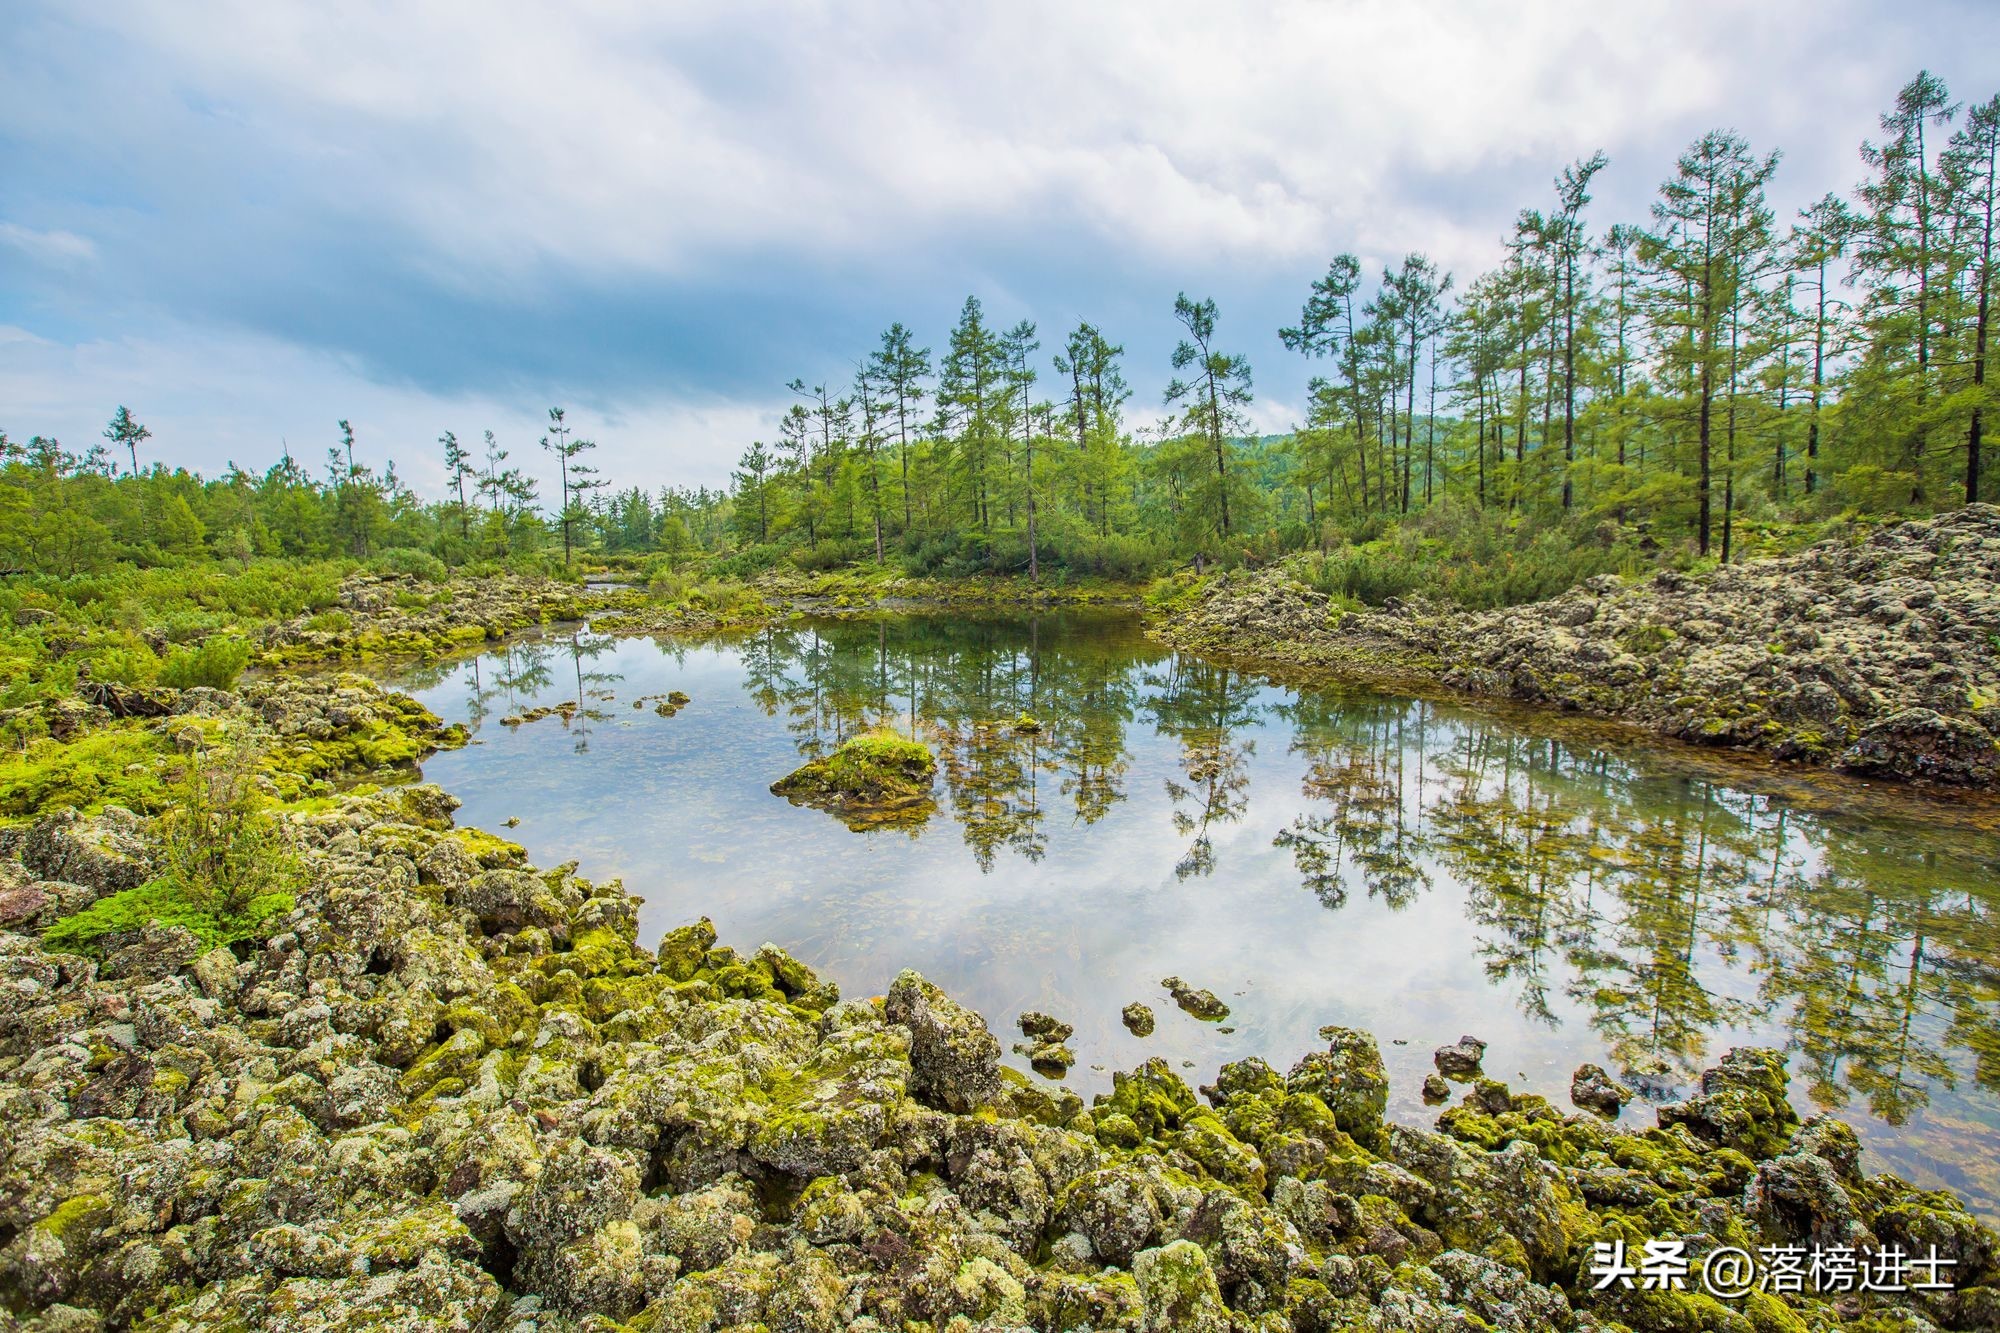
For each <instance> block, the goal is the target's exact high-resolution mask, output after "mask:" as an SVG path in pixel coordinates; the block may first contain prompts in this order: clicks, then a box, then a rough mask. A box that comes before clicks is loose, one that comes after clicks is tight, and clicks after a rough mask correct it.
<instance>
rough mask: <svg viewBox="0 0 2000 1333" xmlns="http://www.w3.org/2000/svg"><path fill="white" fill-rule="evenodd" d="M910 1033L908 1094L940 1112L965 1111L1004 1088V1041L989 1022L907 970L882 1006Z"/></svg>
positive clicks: (886, 1013)
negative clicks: (1002, 1065) (1001, 1079)
mask: <svg viewBox="0 0 2000 1333" xmlns="http://www.w3.org/2000/svg"><path fill="white" fill-rule="evenodd" d="M883 1012H884V1014H885V1015H886V1016H887V1017H888V1019H889V1021H890V1022H891V1023H896V1024H900V1025H901V1026H902V1027H904V1028H906V1029H908V1030H909V1033H910V1093H911V1095H912V1096H914V1097H915V1098H917V1100H918V1101H921V1102H923V1103H924V1104H925V1105H927V1106H934V1107H936V1108H937V1109H938V1110H940V1111H956V1112H960V1113H963V1112H967V1111H971V1110H973V1109H975V1108H977V1107H980V1106H984V1105H985V1104H986V1103H988V1102H990V1101H992V1100H993V1098H994V1097H995V1096H996V1095H997V1094H998V1093H999V1091H1000V1042H999V1040H998V1039H997V1038H995V1037H994V1035H993V1033H992V1032H991V1031H989V1030H988V1029H987V1026H986V1020H985V1019H983V1018H981V1017H980V1016H979V1015H978V1014H975V1013H973V1012H972V1011H971V1010H970V1009H966V1008H964V1007H963V1006H961V1005H960V1004H959V1003H958V1002H957V1001H956V1000H953V999H952V998H951V997H950V996H948V995H946V994H945V993H944V992H943V991H941V990H939V989H938V988H937V987H936V986H933V985H932V984H931V983H930V982H928V981H926V980H924V978H923V977H922V976H921V975H920V974H918V973H916V972H909V971H905V972H903V973H901V974H899V975H898V976H897V977H896V980H895V981H894V982H893V983H892V984H891V985H890V987H889V995H888V1000H887V1005H886V1007H885V1008H884V1010H883Z"/></svg>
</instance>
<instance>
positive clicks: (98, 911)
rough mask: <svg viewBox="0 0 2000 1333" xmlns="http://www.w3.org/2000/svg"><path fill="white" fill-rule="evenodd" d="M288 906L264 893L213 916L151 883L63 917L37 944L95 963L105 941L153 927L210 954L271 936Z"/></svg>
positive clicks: (288, 901)
mask: <svg viewBox="0 0 2000 1333" xmlns="http://www.w3.org/2000/svg"><path fill="white" fill-rule="evenodd" d="M292 903H293V899H292V895H291V894H289V893H267V894H264V895H262V896H260V897H257V898H254V899H252V900H251V902H250V905H249V906H248V907H247V908H246V909H244V910H243V911H242V912H237V913H227V914H218V913H217V912H216V911H215V910H214V908H213V907H212V905H210V904H208V903H206V902H204V901H203V900H201V899H200V898H199V897H197V896H195V895H191V894H189V893H188V892H186V891H185V890H184V889H182V888H180V887H179V886H177V885H175V884H174V883H172V882H171V881H168V880H164V879H156V880H152V881H150V882H149V883H145V884H141V885H140V886H139V887H138V888H136V889H127V890H125V891H124V892H123V893H114V894H112V895H111V896H110V897H108V898H100V899H98V900H97V901H96V902H94V903H92V904H91V905H90V906H89V907H86V908H84V909H83V910H82V911H81V912H77V913H74V914H73V915H70V916H66V917H64V918H63V919H62V920H60V921H58V922H56V923H55V924H54V925H53V926H50V927H49V928H48V931H47V932H46V933H45V934H44V935H43V936H42V943H43V945H44V946H45V947H47V948H49V949H52V950H55V951H57V952H61V953H78V954H83V955H86V956H88V957H93V958H95V957H101V956H102V954H103V943H104V941H105V940H106V939H108V938H110V937H113V936H117V935H122V934H125V933H128V932H131V931H136V930H139V929H141V928H143V927H144V926H145V925H146V923H147V922H149V921H155V922H158V923H159V924H160V925H163V926H182V927H185V928H186V929H187V930H189V931H192V932H193V933H194V936H195V938H196V939H198V940H200V941H201V942H202V943H203V944H204V945H206V946H208V947H209V948H214V947H216V946H217V945H229V944H236V943H239V942H241V941H244V940H254V939H262V938H264V937H265V936H267V935H269V934H270V933H271V932H270V925H271V922H272V921H273V920H274V919H276V918H277V917H280V916H283V915H284V914H285V913H287V912H289V911H291V910H292Z"/></svg>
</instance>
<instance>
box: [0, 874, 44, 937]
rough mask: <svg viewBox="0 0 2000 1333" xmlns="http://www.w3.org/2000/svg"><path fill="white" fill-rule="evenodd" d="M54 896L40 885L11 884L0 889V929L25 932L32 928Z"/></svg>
mask: <svg viewBox="0 0 2000 1333" xmlns="http://www.w3.org/2000/svg"><path fill="white" fill-rule="evenodd" d="M54 906H56V896H55V895H54V894H53V893H50V892H49V891H48V890H47V889H45V888H44V887H42V885H40V884H11V885H7V886H5V887H0V929H6V930H25V929H28V928H29V927H31V926H33V925H34V924H35V923H36V921H37V919H38V918H40V917H41V915H42V914H43V913H44V912H46V911H48V909H49V908H51V907H54Z"/></svg>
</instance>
